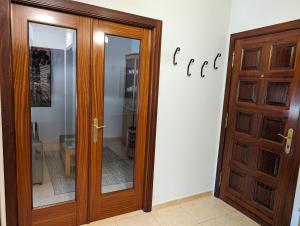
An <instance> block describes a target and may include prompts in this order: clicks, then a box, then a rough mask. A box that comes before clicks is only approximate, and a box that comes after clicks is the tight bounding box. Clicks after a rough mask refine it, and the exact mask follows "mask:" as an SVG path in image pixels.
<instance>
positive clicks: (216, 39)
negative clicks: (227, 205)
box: [80, 0, 231, 204]
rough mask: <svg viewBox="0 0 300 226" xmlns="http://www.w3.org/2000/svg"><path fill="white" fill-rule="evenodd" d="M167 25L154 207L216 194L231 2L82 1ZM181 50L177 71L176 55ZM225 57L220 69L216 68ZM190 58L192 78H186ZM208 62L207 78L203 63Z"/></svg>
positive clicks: (159, 114) (164, 38)
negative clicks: (215, 63)
mask: <svg viewBox="0 0 300 226" xmlns="http://www.w3.org/2000/svg"><path fill="white" fill-rule="evenodd" d="M80 1H82V2H85V3H90V4H94V5H98V6H103V7H107V8H113V9H116V10H121V11H125V12H130V13H134V14H139V15H143V16H147V17H153V18H156V19H161V20H163V36H162V53H161V73H160V89H159V104H158V124H157V142H156V161H155V179H154V204H157V203H160V202H164V201H167V200H172V199H176V198H180V197H184V196H188V195H191V194H194V193H199V192H205V191H209V190H212V189H213V184H214V177H215V166H216V159H217V150H218V141H219V130H220V124H221V110H222V103H223V90H224V86H225V84H224V81H225V74H226V73H225V68H226V61H227V58H226V56H225V53H226V52H227V48H228V24H229V14H230V2H231V1H230V0H222V1H218V0H189V1H182V0H164V1H161V0H152V1H149V0H113V1H112V0H80ZM177 46H180V47H181V52H180V54H179V55H178V66H176V67H174V66H173V64H172V58H173V53H174V51H175V48H176V47H177ZM218 52H221V53H222V54H223V57H222V59H221V61H220V62H219V68H220V69H219V70H218V71H214V70H213V69H212V62H213V59H214V57H215V55H216V54H217V53H218ZM190 58H195V64H194V65H193V66H192V67H191V72H192V74H193V75H192V77H190V78H188V77H187V76H186V67H187V64H188V62H189V60H190ZM204 60H209V62H210V65H209V67H208V68H206V70H205V74H206V75H207V77H206V78H204V79H202V78H201V77H200V69H201V65H202V62H203V61H204Z"/></svg>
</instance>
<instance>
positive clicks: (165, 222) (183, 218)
mask: <svg viewBox="0 0 300 226" xmlns="http://www.w3.org/2000/svg"><path fill="white" fill-rule="evenodd" d="M89 225H91V226H258V224H257V223H255V222H254V221H252V220H251V219H250V218H248V217H246V216H245V215H243V214H242V213H240V212H238V211H237V210H235V209H234V208H233V207H231V206H229V205H228V204H226V203H225V202H223V201H221V200H220V199H217V198H214V197H212V196H209V197H202V198H199V199H195V200H192V201H188V202H185V203H181V204H176V205H172V206H167V207H164V208H159V209H155V208H154V210H153V211H152V212H151V213H144V212H143V211H141V210H139V211H135V212H131V213H127V214H123V215H120V216H116V217H112V218H108V219H105V220H101V221H97V222H93V223H91V224H89ZM89 225H86V226H89Z"/></svg>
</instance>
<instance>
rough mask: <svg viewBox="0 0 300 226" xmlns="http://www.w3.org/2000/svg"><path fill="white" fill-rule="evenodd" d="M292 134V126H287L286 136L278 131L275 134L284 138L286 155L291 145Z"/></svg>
mask: <svg viewBox="0 0 300 226" xmlns="http://www.w3.org/2000/svg"><path fill="white" fill-rule="evenodd" d="M293 134H294V130H293V129H292V128H289V130H288V134H287V136H284V135H282V134H280V133H278V134H277V135H278V136H280V137H282V138H283V139H285V140H286V143H285V153H286V154H287V155H288V154H289V153H290V152H291V146H292V141H293Z"/></svg>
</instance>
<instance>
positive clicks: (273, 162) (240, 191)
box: [220, 29, 300, 226]
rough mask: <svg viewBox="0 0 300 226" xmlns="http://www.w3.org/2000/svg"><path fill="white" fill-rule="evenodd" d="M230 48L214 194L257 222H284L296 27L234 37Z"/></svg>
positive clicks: (299, 38)
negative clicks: (219, 170) (219, 167)
mask: <svg viewBox="0 0 300 226" xmlns="http://www.w3.org/2000/svg"><path fill="white" fill-rule="evenodd" d="M234 51H235V59H234V64H233V69H232V81H231V86H230V97H229V108H228V109H229V111H228V117H227V123H226V124H227V128H226V137H225V148H224V159H223V167H222V182H221V184H220V186H221V189H220V197H221V198H222V199H224V200H225V201H227V202H229V203H231V204H233V205H234V206H236V207H238V208H240V209H241V210H243V211H244V212H245V213H247V214H249V216H251V217H252V218H254V219H256V220H257V221H258V222H260V223H261V224H263V225H280V226H283V225H287V224H288V222H289V221H290V215H289V214H290V209H289V208H290V206H288V207H287V205H286V204H287V203H289V205H290V203H292V200H293V197H294V196H293V195H294V194H293V192H291V191H292V190H291V187H292V186H294V183H295V182H294V181H293V180H294V179H295V176H294V175H295V169H296V170H297V169H298V168H297V164H299V150H297V149H296V148H295V147H296V142H297V140H296V139H299V131H298V130H297V128H298V121H299V103H300V101H299V100H300V99H299V98H300V96H299V92H300V89H299V85H300V84H299V78H300V30H298V29H296V30H290V31H285V32H279V33H273V34H269V35H261V36H257V37H253V38H246V39H239V40H236V42H235V46H234ZM292 178H293V179H292Z"/></svg>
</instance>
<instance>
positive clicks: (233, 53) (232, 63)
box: [231, 51, 235, 68]
mask: <svg viewBox="0 0 300 226" xmlns="http://www.w3.org/2000/svg"><path fill="white" fill-rule="evenodd" d="M234 59H235V51H233V52H232V61H231V68H233V67H234Z"/></svg>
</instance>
